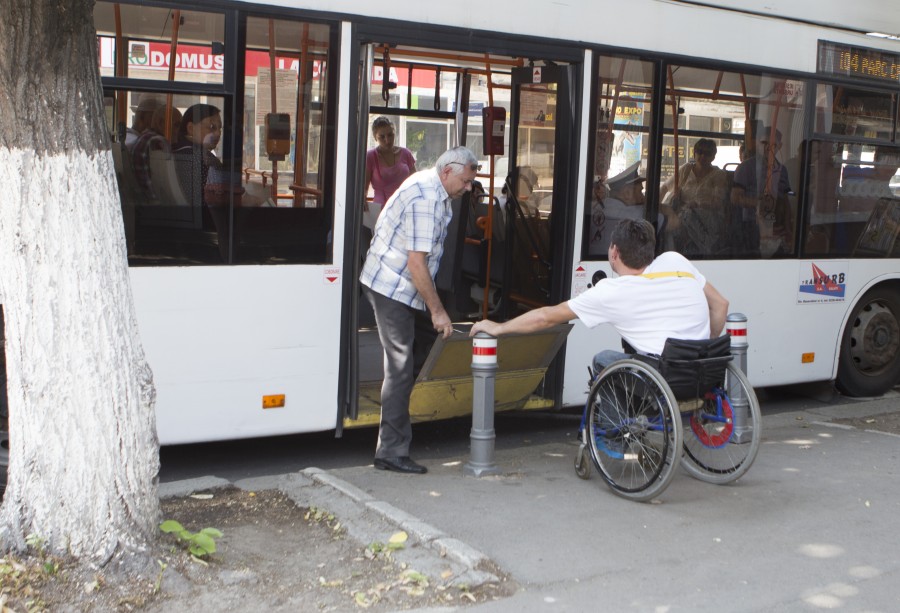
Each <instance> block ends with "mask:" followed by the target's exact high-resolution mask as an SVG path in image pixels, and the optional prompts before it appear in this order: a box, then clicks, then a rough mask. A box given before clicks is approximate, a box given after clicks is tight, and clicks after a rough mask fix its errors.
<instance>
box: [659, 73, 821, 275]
mask: <svg viewBox="0 0 900 613" xmlns="http://www.w3.org/2000/svg"><path fill="white" fill-rule="evenodd" d="M667 82H668V94H667V96H666V109H665V111H664V115H665V117H666V120H665V124H664V135H663V141H662V151H661V156H660V157H661V171H660V181H661V184H660V210H661V212H662V213H663V214H664V215H665V217H666V224H665V233H664V235H663V239H662V245H663V248H665V249H673V250H676V251H679V252H681V253H683V254H684V255H686V256H687V257H690V258H692V259H719V258H729V257H740V258H758V257H777V256H784V255H789V254H791V253H793V252H794V251H795V229H796V228H797V223H796V219H795V217H796V215H797V210H798V207H797V198H796V194H795V191H794V190H795V189H796V188H797V186H798V185H799V180H800V176H799V170H800V169H799V159H800V151H801V148H800V143H801V137H800V135H801V134H802V126H803V92H804V89H805V84H804V82H802V81H792V80H788V79H781V78H778V77H773V76H768V75H754V74H742V73H732V72H725V71H719V70H710V69H704V68H696V67H690V66H669V67H668V68H667ZM673 117H677V121H675V120H674V119H673Z"/></svg>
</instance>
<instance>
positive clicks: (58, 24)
mask: <svg viewBox="0 0 900 613" xmlns="http://www.w3.org/2000/svg"><path fill="white" fill-rule="evenodd" d="M93 4H94V2H93V0H2V2H0V299H2V301H3V307H4V313H5V325H6V331H5V332H6V362H7V375H8V377H7V378H8V383H7V385H8V397H9V412H10V467H9V484H8V488H7V490H6V496H5V499H4V501H3V505H2V507H0V540H2V544H3V545H4V546H5V547H6V548H11V549H15V550H22V549H24V548H25V547H26V545H25V538H26V536H27V535H29V534H34V535H35V536H37V537H38V538H40V539H42V540H43V543H44V547H45V548H46V549H47V550H48V551H50V552H53V553H59V554H64V553H68V554H74V555H75V556H77V557H79V558H82V559H85V560H86V561H90V562H93V563H99V564H104V563H106V562H107V561H109V560H110V559H111V558H112V557H113V556H115V555H117V554H120V553H125V552H128V553H140V552H141V551H143V550H144V549H145V547H146V546H147V544H148V543H149V542H150V540H151V539H152V538H153V537H154V535H155V534H156V524H157V521H158V519H159V503H158V499H157V494H156V475H157V472H158V468H159V445H158V441H157V439H156V429H155V418H154V412H153V405H154V397H155V391H154V388H153V381H152V374H151V372H150V369H149V367H148V365H147V363H146V360H145V357H144V352H143V348H142V346H141V343H140V339H139V336H138V329H137V321H136V317H135V312H134V303H133V297H132V294H131V283H130V278H129V273H128V264H127V260H126V252H125V236H124V230H123V223H122V213H121V208H120V204H119V194H118V191H117V189H116V182H115V175H114V171H113V163H112V156H111V154H110V152H109V144H108V141H109V139H108V136H107V134H106V129H105V126H104V115H103V113H104V111H103V104H102V97H101V84H100V75H99V71H98V68H97V56H98V52H97V43H96V35H95V31H94V26H93Z"/></svg>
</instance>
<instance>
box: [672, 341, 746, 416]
mask: <svg viewBox="0 0 900 613" xmlns="http://www.w3.org/2000/svg"><path fill="white" fill-rule="evenodd" d="M731 359H732V356H731V339H730V338H729V337H728V336H720V337H718V338H713V339H708V340H699V341H688V340H682V339H675V338H670V339H667V340H666V344H665V346H664V347H663V352H662V355H660V358H659V372H660V374H661V375H662V376H663V378H664V379H665V380H666V383H668V384H669V387H671V388H672V392H673V393H674V394H675V397H676V398H677V399H678V400H686V399H689V398H696V397H698V396H702V395H703V394H705V393H706V392H708V391H710V390H711V389H712V388H713V387H716V386H721V385H723V383H724V381H725V371H726V369H727V368H728V362H730V361H731Z"/></svg>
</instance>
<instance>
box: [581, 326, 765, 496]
mask: <svg viewBox="0 0 900 613" xmlns="http://www.w3.org/2000/svg"><path fill="white" fill-rule="evenodd" d="M626 351H627V349H626ZM580 434H581V442H580V445H579V448H578V453H577V455H576V458H575V472H576V474H577V475H578V476H579V477H581V478H582V479H588V478H590V474H591V465H592V464H593V466H594V467H595V468H596V469H597V471H598V473H599V474H600V476H601V477H602V478H603V480H604V481H605V482H606V484H607V485H608V486H609V488H610V489H611V490H612V491H613V492H614V493H615V494H617V495H619V496H621V497H623V498H627V499H629V500H633V501H636V502H647V501H649V500H652V499H653V498H656V497H657V496H659V494H661V493H662V492H663V491H664V490H665V489H666V488H667V487H668V486H669V483H671V481H672V478H673V477H674V476H675V471H676V469H677V468H678V466H679V464H683V466H684V468H685V470H686V471H687V472H688V473H689V474H690V475H691V476H692V477H694V478H696V479H699V480H701V481H706V482H708V483H715V484H725V483H730V482H732V481H735V480H736V479H739V478H740V477H741V476H742V475H744V473H746V472H747V471H748V470H749V469H750V466H751V465H752V464H753V460H754V459H755V458H756V454H757V451H758V450H759V443H760V435H761V417H760V410H759V401H758V400H757V398H756V394H755V393H754V391H753V388H752V387H751V386H750V382H749V381H748V380H747V377H746V376H745V375H744V373H742V372H741V371H740V369H739V368H737V366H735V365H734V364H733V363H732V356H731V354H730V352H729V338H728V337H727V336H724V337H719V338H717V339H712V340H708V341H706V340H704V341H683V340H675V339H669V340H668V341H666V347H665V349H664V350H663V353H662V355H661V356H659V357H655V356H644V355H634V356H633V357H632V358H629V359H623V360H618V361H616V362H613V363H612V364H610V365H609V366H607V367H606V368H604V369H603V371H602V372H600V373H599V374H598V375H597V376H596V377H594V378H593V381H592V384H591V388H590V393H589V394H588V399H587V403H586V404H585V408H584V415H583V417H582V421H581V428H580ZM588 456H589V457H590V459H588Z"/></svg>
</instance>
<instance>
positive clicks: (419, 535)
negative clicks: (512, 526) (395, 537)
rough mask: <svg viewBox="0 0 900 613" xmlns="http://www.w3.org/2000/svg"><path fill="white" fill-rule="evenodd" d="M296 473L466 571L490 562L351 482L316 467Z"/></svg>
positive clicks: (475, 550)
mask: <svg viewBox="0 0 900 613" xmlns="http://www.w3.org/2000/svg"><path fill="white" fill-rule="evenodd" d="M300 472H301V474H303V475H306V476H307V477H309V478H310V479H312V480H313V481H315V482H316V483H318V484H320V485H324V486H328V487H331V488H333V489H335V490H337V491H338V492H340V493H341V494H343V495H344V496H347V497H348V498H350V499H351V500H353V501H354V502H355V503H357V504H360V505H363V506H365V507H366V508H367V509H369V510H371V511H373V512H374V513H377V514H378V515H380V516H381V517H383V518H384V519H385V520H386V521H388V522H390V523H391V524H394V525H395V526H397V527H398V528H400V529H401V530H403V531H404V532H406V533H407V534H411V535H414V536H415V537H416V539H418V540H419V542H421V543H422V544H423V545H425V546H426V547H428V548H429V549H432V550H433V551H434V552H435V553H437V554H438V555H440V556H445V555H446V556H448V557H450V558H452V559H454V560H455V561H457V562H459V563H460V564H462V565H464V566H466V567H468V568H469V569H470V570H479V567H483V566H484V565H485V564H487V563H489V562H490V558H488V557H487V556H486V555H484V554H483V553H482V552H480V551H478V550H477V549H475V548H474V547H471V546H470V545H467V544H466V543H463V542H462V541H460V540H459V539H455V538H452V537H450V536H448V535H447V534H445V533H443V532H442V531H441V530H439V529H437V528H435V527H434V526H432V525H431V524H429V523H426V522H424V521H422V520H421V519H419V518H418V517H415V516H414V515H410V514H409V513H407V512H406V511H403V510H401V509H398V508H397V507H395V506H394V505H392V504H390V503H388V502H384V501H383V500H376V499H375V498H373V497H372V496H370V495H369V494H367V493H365V492H364V491H362V490H361V489H359V488H358V487H356V486H355V485H351V484H350V483H347V482H346V481H344V480H342V479H339V478H337V477H335V476H334V475H332V474H330V473H328V472H326V471H324V470H322V469H320V468H306V469H304V470H302V471H300ZM489 574H490V573H489ZM491 576H492V577H493V578H494V579H498V578H497V577H496V576H494V575H491Z"/></svg>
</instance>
